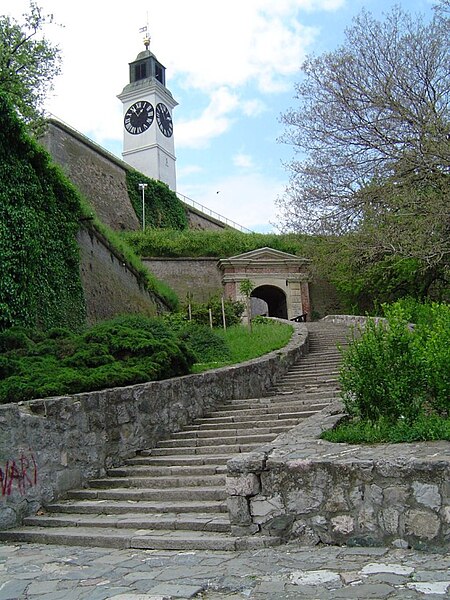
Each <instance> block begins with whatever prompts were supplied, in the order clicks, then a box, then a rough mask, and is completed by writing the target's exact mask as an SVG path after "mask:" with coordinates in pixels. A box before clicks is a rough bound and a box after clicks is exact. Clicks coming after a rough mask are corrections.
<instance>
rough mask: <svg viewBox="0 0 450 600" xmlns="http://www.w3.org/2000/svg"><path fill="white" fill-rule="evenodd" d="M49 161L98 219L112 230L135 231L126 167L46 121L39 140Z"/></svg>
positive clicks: (63, 127) (78, 136)
mask: <svg viewBox="0 0 450 600" xmlns="http://www.w3.org/2000/svg"><path fill="white" fill-rule="evenodd" d="M41 142H42V143H43V145H44V146H45V147H46V148H47V150H48V152H49V153H50V154H51V155H52V158H53V160H54V161H55V162H56V163H58V164H59V165H61V167H62V169H63V170H64V172H65V174H66V175H67V176H68V178H69V179H70V180H71V181H72V183H73V184H74V185H75V186H76V187H77V188H78V189H79V190H80V192H81V193H82V194H83V195H84V196H85V197H86V198H87V199H88V200H89V202H90V203H91V204H92V207H93V208H94V210H95V212H96V214H97V216H98V218H99V219H100V220H101V221H102V223H104V224H105V225H108V227H111V229H114V230H123V229H126V230H135V229H139V227H140V225H139V221H138V218H137V216H136V213H135V212H134V209H133V207H132V205H131V202H130V199H129V197H128V191H127V182H126V173H127V169H128V168H129V167H128V165H127V164H126V163H125V162H123V161H121V160H119V159H118V158H116V157H115V156H113V155H112V154H110V153H109V152H107V151H106V150H104V149H103V148H101V147H100V146H98V145H97V144H95V143H94V142H92V141H91V140H89V139H88V138H86V137H85V136H83V135H81V134H80V133H78V132H77V131H75V130H74V129H72V128H71V127H68V126H67V125H65V124H64V123H61V122H59V121H56V120H53V119H52V120H50V121H49V123H48V128H47V131H46V134H45V136H44V138H43V139H42V140H41Z"/></svg>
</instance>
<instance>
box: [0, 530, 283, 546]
mask: <svg viewBox="0 0 450 600" xmlns="http://www.w3.org/2000/svg"><path fill="white" fill-rule="evenodd" d="M0 540H1V541H14V542H32V543H36V544H58V545H61V546H86V547H96V546H97V547H101V548H118V549H126V548H131V549H146V550H221V551H233V550H248V549H255V548H266V547H268V546H276V545H278V544H279V543H280V540H279V538H276V537H274V536H273V537H272V536H271V537H265V536H251V537H244V538H238V537H234V536H231V535H229V534H227V533H209V532H204V531H192V532H188V531H171V530H158V531H156V530H152V529H141V528H138V529H134V530H133V529H108V528H104V527H26V528H22V529H8V530H6V531H1V532H0Z"/></svg>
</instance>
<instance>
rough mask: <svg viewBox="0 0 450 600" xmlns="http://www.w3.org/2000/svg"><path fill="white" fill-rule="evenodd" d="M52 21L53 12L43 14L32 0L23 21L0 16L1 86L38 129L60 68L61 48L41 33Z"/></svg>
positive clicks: (22, 114) (38, 129)
mask: <svg viewBox="0 0 450 600" xmlns="http://www.w3.org/2000/svg"><path fill="white" fill-rule="evenodd" d="M50 23H53V15H44V14H43V13H42V9H41V8H39V7H38V6H37V4H36V3H35V2H34V1H33V0H30V8H29V13H28V14H24V15H23V22H22V23H19V22H18V21H16V20H15V19H14V18H12V17H9V16H5V15H3V16H0V89H1V90H2V91H3V92H4V93H5V94H6V95H7V97H8V99H9V101H10V102H11V103H12V104H13V106H15V108H16V109H17V110H18V112H19V113H20V115H21V116H22V117H23V118H24V119H25V121H27V122H28V123H30V124H31V125H32V126H33V129H34V130H35V131H37V132H38V131H40V130H41V128H42V126H43V122H44V121H43V117H44V109H43V102H44V100H45V98H46V96H47V94H48V92H49V91H50V90H51V89H52V88H53V79H54V77H55V76H56V75H58V74H59V72H60V62H61V58H60V50H59V48H58V47H57V46H54V45H53V44H51V43H50V42H49V41H48V40H47V39H46V38H45V37H44V36H43V35H42V30H43V28H44V27H45V26H46V25H48V24H50Z"/></svg>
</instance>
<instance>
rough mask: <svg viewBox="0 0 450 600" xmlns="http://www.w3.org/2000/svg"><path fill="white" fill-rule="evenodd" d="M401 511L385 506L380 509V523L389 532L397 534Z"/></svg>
mask: <svg viewBox="0 0 450 600" xmlns="http://www.w3.org/2000/svg"><path fill="white" fill-rule="evenodd" d="M399 518H400V513H399V512H398V510H397V509H395V508H385V509H383V510H381V511H380V525H381V526H382V527H383V529H384V530H385V531H386V532H387V533H391V534H393V535H395V534H396V533H397V530H398V524H399Z"/></svg>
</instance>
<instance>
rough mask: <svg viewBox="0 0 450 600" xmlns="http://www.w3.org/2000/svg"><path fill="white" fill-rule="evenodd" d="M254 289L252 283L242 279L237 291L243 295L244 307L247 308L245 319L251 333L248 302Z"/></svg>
mask: <svg viewBox="0 0 450 600" xmlns="http://www.w3.org/2000/svg"><path fill="white" fill-rule="evenodd" d="M254 287H255V286H254V285H253V282H251V281H250V279H243V280H242V281H241V283H240V284H239V291H240V292H241V294H243V295H244V296H245V305H246V308H247V319H248V326H249V327H250V331H253V327H252V305H251V302H250V296H251V295H252V292H253V289H254Z"/></svg>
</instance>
